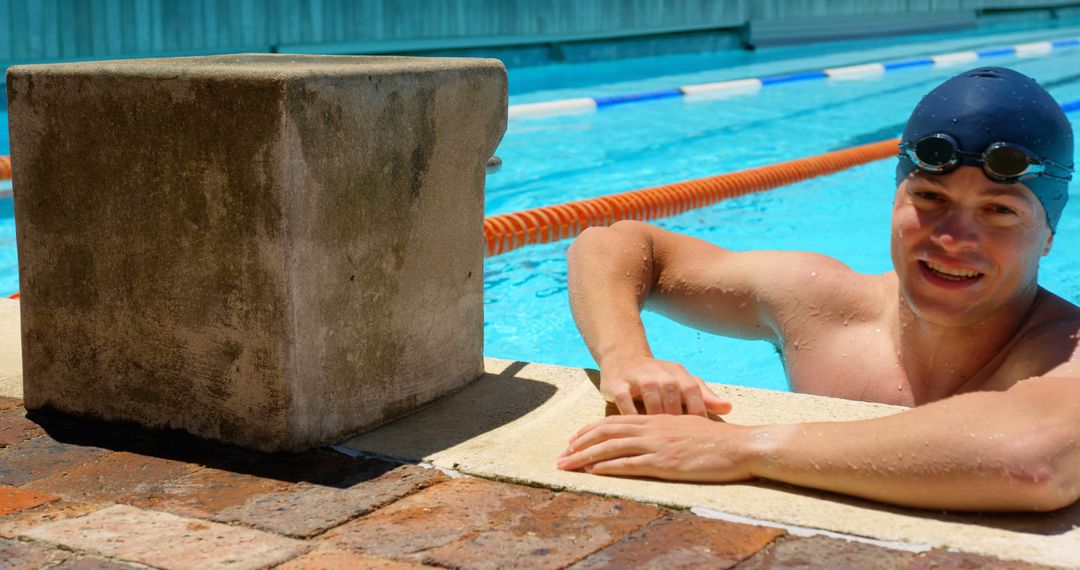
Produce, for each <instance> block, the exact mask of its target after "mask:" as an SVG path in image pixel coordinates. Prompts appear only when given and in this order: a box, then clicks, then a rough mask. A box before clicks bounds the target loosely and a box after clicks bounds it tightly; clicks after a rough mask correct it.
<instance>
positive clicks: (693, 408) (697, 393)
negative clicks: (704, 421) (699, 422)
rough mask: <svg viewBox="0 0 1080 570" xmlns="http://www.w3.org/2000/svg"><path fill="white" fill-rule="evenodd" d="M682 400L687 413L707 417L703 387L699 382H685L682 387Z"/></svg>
mask: <svg viewBox="0 0 1080 570" xmlns="http://www.w3.org/2000/svg"><path fill="white" fill-rule="evenodd" d="M682 401H683V405H685V406H686V413H687V414H689V415H692V416H701V417H707V412H706V409H705V400H704V398H703V397H702V389H701V388H700V387H698V385H697V384H685V385H683V387H682Z"/></svg>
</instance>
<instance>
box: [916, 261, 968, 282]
mask: <svg viewBox="0 0 1080 570" xmlns="http://www.w3.org/2000/svg"><path fill="white" fill-rule="evenodd" d="M926 265H927V267H929V268H930V269H933V270H934V272H936V273H940V274H941V275H942V276H944V277H951V278H954V279H969V278H971V277H976V276H978V275H980V273H979V272H978V271H972V270H970V269H949V268H948V267H945V266H943V265H938V264H936V263H932V262H929V261H927V262H926Z"/></svg>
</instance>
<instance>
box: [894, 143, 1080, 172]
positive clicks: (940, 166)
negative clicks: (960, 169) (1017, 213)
mask: <svg viewBox="0 0 1080 570" xmlns="http://www.w3.org/2000/svg"><path fill="white" fill-rule="evenodd" d="M900 152H901V153H903V154H904V155H905V156H907V157H908V158H910V159H911V161H912V162H914V163H915V166H917V167H918V168H919V170H922V171H923V172H930V173H933V174H946V173H948V172H952V171H953V170H955V169H956V167H957V166H959V165H960V163H961V162H964V163H966V164H967V163H971V162H974V163H977V164H979V165H981V166H982V169H983V172H984V173H986V177H987V178H989V179H991V180H994V181H996V182H1003V183H1006V184H1012V183H1014V182H1019V181H1022V180H1030V179H1032V178H1035V177H1036V176H1045V177H1047V178H1054V179H1056V180H1063V181H1066V182H1068V181H1069V179H1070V178H1072V176H1069V175H1068V174H1066V175H1065V176H1057V175H1054V174H1051V173H1049V172H1047V171H1046V170H1047V168H1051V167H1053V168H1057V169H1060V170H1062V171H1064V172H1066V173H1071V172H1072V168H1070V167H1068V166H1065V165H1062V164H1058V163H1056V162H1054V161H1052V160H1048V159H1041V158H1039V157H1038V156H1036V155H1035V154H1033V153H1032V152H1031V151H1029V150H1027V149H1026V148H1024V147H1022V146H1020V145H1017V144H1013V143H1008V142H996V143H991V144H990V146H988V147H986V150H984V151H983V152H981V153H980V152H964V151H962V150H960V143H959V142H958V141H957V140H956V139H955V138H953V137H952V136H950V135H948V134H946V133H934V134H932V135H927V136H925V137H922V138H921V139H919V140H917V141H915V142H903V143H900ZM965 158H966V159H968V160H964V159H965Z"/></svg>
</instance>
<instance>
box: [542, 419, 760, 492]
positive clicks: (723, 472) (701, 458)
mask: <svg viewBox="0 0 1080 570" xmlns="http://www.w3.org/2000/svg"><path fill="white" fill-rule="evenodd" d="M752 432H753V428H748V427H745V426H737V425H732V424H728V423H724V422H722V421H713V420H709V419H706V418H702V417H698V416H669V415H660V416H640V415H636V416H608V417H607V418H604V419H603V420H601V421H599V422H596V423H593V424H590V425H588V426H585V427H584V428H582V429H581V431H579V432H577V433H576V434H574V436H573V437H571V438H570V447H569V448H567V449H566V451H564V452H562V454H560V455H559V458H558V460H557V466H558V468H559V469H562V470H565V471H573V470H576V469H584V470H585V471H586V472H588V473H593V474H596V475H626V476H634V477H654V478H657V479H667V480H672V481H693V482H701V483H705V482H709V483H727V482H731V481H742V480H745V479H750V478H751V477H752V475H751V473H750V470H749V467H748V465H749V463H750V459H751V453H750V443H751V441H752Z"/></svg>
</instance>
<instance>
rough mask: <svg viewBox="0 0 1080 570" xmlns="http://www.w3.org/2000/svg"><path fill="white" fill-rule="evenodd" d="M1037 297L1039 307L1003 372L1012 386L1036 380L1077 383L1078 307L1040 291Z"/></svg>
mask: <svg viewBox="0 0 1080 570" xmlns="http://www.w3.org/2000/svg"><path fill="white" fill-rule="evenodd" d="M1040 296H1041V298H1040V300H1039V306H1038V307H1036V309H1035V312H1034V314H1033V315H1032V317H1031V319H1030V320H1029V322H1028V324H1027V325H1025V326H1024V327H1023V328H1022V329H1021V331H1020V332H1019V333H1018V335H1017V339H1016V343H1015V344H1014V345H1013V348H1012V350H1010V351H1009V353H1008V356H1007V357H1006V358H1005V361H1004V362H1003V363H1002V369H1003V370H1002V371H1003V372H1004V373H1005V374H1004V375H1005V376H1007V377H1009V378H1012V379H1013V382H1015V380H1016V379H1021V378H1030V377H1035V376H1054V377H1063V378H1075V379H1077V380H1078V381H1080V307H1077V306H1076V305H1074V304H1072V303H1070V302H1069V301H1067V300H1065V299H1062V298H1061V297H1058V296H1057V295H1054V294H1053V293H1050V292H1049V291H1045V290H1043V291H1040ZM1010 384H1011V383H1010Z"/></svg>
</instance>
